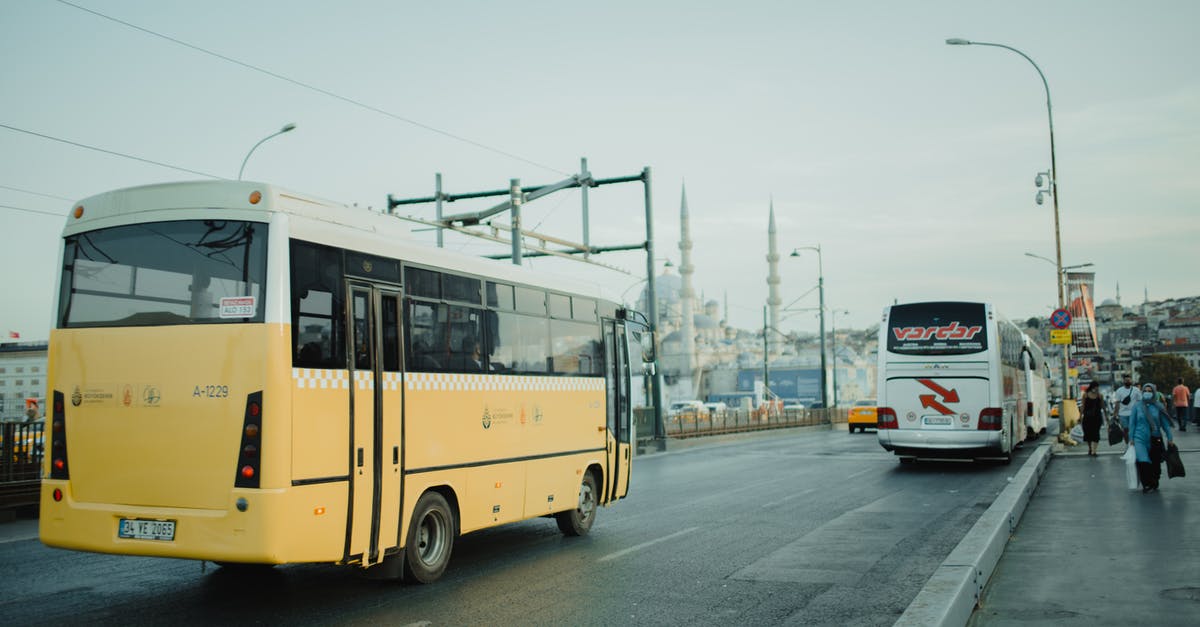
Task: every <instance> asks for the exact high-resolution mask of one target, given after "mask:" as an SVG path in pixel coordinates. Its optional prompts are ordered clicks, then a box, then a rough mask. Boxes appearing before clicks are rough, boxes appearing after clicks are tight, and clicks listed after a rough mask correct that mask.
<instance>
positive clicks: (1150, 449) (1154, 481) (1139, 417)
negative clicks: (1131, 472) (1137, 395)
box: [1128, 383, 1174, 494]
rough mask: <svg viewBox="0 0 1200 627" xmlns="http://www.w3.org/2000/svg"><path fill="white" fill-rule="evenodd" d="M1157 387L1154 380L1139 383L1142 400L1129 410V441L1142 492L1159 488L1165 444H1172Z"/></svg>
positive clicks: (1169, 424)
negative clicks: (1159, 401) (1134, 456)
mask: <svg viewBox="0 0 1200 627" xmlns="http://www.w3.org/2000/svg"><path fill="white" fill-rule="evenodd" d="M1157 399H1158V390H1157V389H1156V388H1155V387H1154V384H1153V383H1147V384H1145V385H1143V386H1142V395H1141V399H1140V400H1139V401H1138V402H1137V403H1136V404H1135V405H1134V407H1133V409H1132V410H1131V411H1130V412H1129V435H1128V438H1129V439H1128V441H1129V443H1130V444H1131V447H1130V448H1132V449H1134V454H1135V455H1136V456H1137V471H1138V479H1139V480H1140V481H1141V483H1142V494H1146V493H1147V492H1155V491H1157V490H1158V480H1159V477H1161V476H1162V461H1163V454H1164V453H1165V452H1166V450H1167V449H1166V446H1165V444H1164V438H1165V442H1166V443H1173V440H1174V438H1173V437H1172V435H1171V423H1170V420H1168V419H1167V412H1166V409H1165V408H1164V407H1163V406H1162V405H1161V404H1159V403H1158V400H1157Z"/></svg>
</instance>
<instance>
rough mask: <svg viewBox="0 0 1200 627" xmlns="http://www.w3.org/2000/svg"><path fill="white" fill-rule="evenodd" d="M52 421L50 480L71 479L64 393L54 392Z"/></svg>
mask: <svg viewBox="0 0 1200 627" xmlns="http://www.w3.org/2000/svg"><path fill="white" fill-rule="evenodd" d="M52 407H53V410H52V412H53V413H52V414H51V420H50V478H51V479H70V478H71V467H70V466H69V465H68V464H67V412H66V408H65V407H64V406H63V393H62V392H58V391H55V392H54V404H53V406H52Z"/></svg>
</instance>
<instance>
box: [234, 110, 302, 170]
mask: <svg viewBox="0 0 1200 627" xmlns="http://www.w3.org/2000/svg"><path fill="white" fill-rule="evenodd" d="M294 130H296V124H295V123H294V122H288V123H287V124H284V125H283V128H281V129H279V130H278V131H275V132H274V133H271V134H270V135H267V136H266V137H264V138H262V139H260V140H258V143H257V144H254V147H253V148H251V149H250V152H248V153H246V158H245V159H242V167H241V168H239V169H238V180H239V181H240V180H242V172H244V171H245V170H246V162H247V161H249V160H250V155H252V154H254V151H255V150H256V149H257V148H258V147H259V146H261V145H263V142H265V141H267V140H268V139H271V138H272V137H277V136H279V135H283V134H284V133H290V132H292V131H294Z"/></svg>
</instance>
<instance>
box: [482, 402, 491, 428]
mask: <svg viewBox="0 0 1200 627" xmlns="http://www.w3.org/2000/svg"><path fill="white" fill-rule="evenodd" d="M482 422H483V428H484V429H489V428H491V426H492V416H491V414H489V413H488V410H487V407H484V408H483V421H482Z"/></svg>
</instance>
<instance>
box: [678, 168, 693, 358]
mask: <svg viewBox="0 0 1200 627" xmlns="http://www.w3.org/2000/svg"><path fill="white" fill-rule="evenodd" d="M682 189H683V193H682V199H681V200H680V203H679V256H680V260H679V276H680V279H681V281H680V283H679V310H680V312H681V313H682V316H683V320H681V321H680V323H681V324H680V333H682V334H683V354H684V363H685V364H686V366H685V368H684V371H683V373H682V374H683V376H684V377H687V378H691V376H692V372H693V370H694V369H695V367H696V326H695V316H693V314H692V301H693V300H695V298H696V290H695V289H693V288H692V274H693V273H694V272H695V271H696V267H695V266H693V265H692V234H691V229H690V228H689V227H690V225H689V221H690V220H689V217H688V206H687V187H686V186H684V187H683V188H682Z"/></svg>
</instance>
